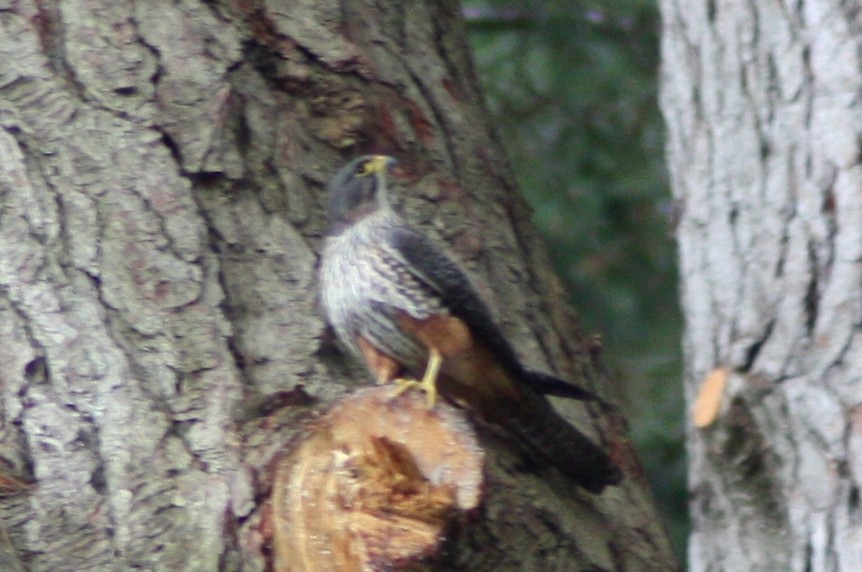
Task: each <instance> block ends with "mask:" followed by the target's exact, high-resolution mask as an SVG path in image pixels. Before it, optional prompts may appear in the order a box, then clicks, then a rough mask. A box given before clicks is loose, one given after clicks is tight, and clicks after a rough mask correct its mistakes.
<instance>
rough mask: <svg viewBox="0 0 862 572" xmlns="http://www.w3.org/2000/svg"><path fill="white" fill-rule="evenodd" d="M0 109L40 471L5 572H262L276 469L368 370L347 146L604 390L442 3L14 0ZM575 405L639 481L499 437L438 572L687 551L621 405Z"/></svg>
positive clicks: (3, 36)
mask: <svg viewBox="0 0 862 572" xmlns="http://www.w3.org/2000/svg"><path fill="white" fill-rule="evenodd" d="M0 124H2V127H3V129H2V130H0V157H2V161H0V165H2V170H0V197H2V199H0V200H2V204H0V363H2V366H3V367H2V370H0V388H2V395H0V399H2V410H0V411H1V412H2V418H0V422H2V423H0V429H2V432H0V443H2V448H0V456H2V459H3V461H4V464H5V469H6V472H8V473H9V474H10V475H16V476H19V477H22V478H23V479H25V480H28V481H32V483H33V485H32V488H31V489H30V490H28V491H25V492H24V494H18V495H14V496H11V497H8V498H5V499H3V500H2V505H0V509H2V517H3V521H2V524H3V531H2V532H3V534H2V535H0V538H3V539H5V540H3V541H2V542H0V559H2V560H0V568H2V569H3V570H29V571H43V570H44V571H49V570H50V571H53V572H59V571H64V570H68V571H80V570H96V571H101V570H129V569H142V570H165V571H179V570H200V571H210V570H243V571H258V570H264V569H266V567H267V566H268V565H269V564H268V562H269V558H270V553H269V549H268V547H267V543H268V542H269V541H268V537H267V528H268V521H269V517H268V516H267V510H268V509H267V508H266V506H267V495H268V489H267V487H268V484H269V483H270V482H271V480H272V477H271V475H270V474H269V471H270V469H271V467H272V466H273V463H274V462H275V460H276V459H277V458H278V457H279V455H280V451H282V449H283V448H284V447H286V445H287V443H288V442H289V441H290V439H291V438H292V437H293V436H294V435H295V434H296V433H297V432H298V430H299V428H300V427H301V426H302V421H301V420H302V419H305V416H306V415H307V414H308V413H309V412H314V411H317V410H318V409H321V408H323V407H325V406H327V405H328V404H331V403H332V402H334V401H335V400H336V399H338V398H339V397H342V396H344V395H346V394H347V393H348V392H350V391H352V390H353V389H355V388H356V387H357V386H360V385H364V384H366V383H368V375H367V373H366V372H365V371H364V370H363V369H362V368H361V367H360V366H359V365H357V364H356V363H355V362H354V361H353V360H351V359H350V358H348V357H346V356H344V355H342V354H341V353H340V352H339V351H338V349H337V347H336V346H335V345H334V344H333V342H332V340H331V337H330V336H328V335H327V334H326V328H325V324H324V322H323V320H322V318H321V317H320V312H319V310H318V307H317V301H316V264H317V253H318V252H319V250H320V246H321V242H322V235H323V233H324V231H325V220H324V216H323V212H322V210H323V209H322V205H323V204H324V203H325V197H324V188H325V183H326V181H327V179H328V178H329V176H330V175H331V174H332V173H333V171H334V169H335V168H337V167H338V166H339V165H340V164H341V163H343V162H344V161H345V160H346V159H347V158H349V157H352V156H354V155H356V154H358V153H360V152H368V151H375V152H387V153H390V154H393V155H396V156H397V157H398V158H399V159H400V160H401V165H402V169H403V172H404V173H406V174H407V175H406V180H402V181H400V182H399V186H398V188H399V189H400V192H399V193H398V194H399V197H398V198H399V199H400V201H401V202H402V203H403V207H404V210H405V211H406V212H407V214H408V218H411V219H412V220H413V221H414V222H415V223H416V224H418V225H420V226H424V228H426V229H429V231H430V229H436V234H437V236H438V237H439V238H441V239H443V240H444V241H446V242H448V243H449V245H450V246H451V247H452V250H453V251H454V253H455V254H456V255H457V256H459V257H460V258H461V259H462V260H464V261H465V263H466V265H467V267H468V268H469V270H470V271H471V272H472V273H473V274H474V275H475V278H476V280H477V282H478V283H479V284H481V285H484V288H483V291H484V294H485V295H487V296H488V298H489V300H490V301H492V304H493V305H494V306H495V307H497V308H506V312H505V314H504V315H503V316H502V325H503V326H504V328H505V330H506V331H507V333H508V334H509V335H510V337H511V339H512V340H514V341H516V342H517V347H518V349H519V350H520V351H521V352H522V356H523V357H524V359H525V360H526V361H527V362H528V363H529V364H530V365H532V366H535V367H539V368H543V369H546V370H558V371H561V372H562V373H563V374H564V375H568V376H569V377H573V376H575V375H576V374H577V375H581V376H586V377H588V378H589V379H590V380H591V383H593V385H594V386H595V385H601V384H602V383H605V382H606V381H607V380H606V378H605V377H604V376H603V375H602V374H601V373H599V371H598V370H596V369H595V368H593V367H592V365H591V363H590V359H589V358H587V357H585V356H587V355H589V352H587V351H586V346H585V344H584V342H583V340H582V339H581V338H580V337H579V334H578V333H577V331H576V330H575V328H574V326H573V322H574V321H573V319H572V316H571V314H570V312H568V311H566V310H565V308H563V307H562V304H561V302H560V300H561V298H562V296H561V295H560V289H559V285H558V283H557V281H556V280H555V278H554V277H553V276H552V275H551V274H550V271H549V269H548V264H547V261H546V260H545V257H544V255H543V254H542V247H541V244H540V242H539V240H538V238H537V236H536V234H535V232H534V230H533V228H532V226H531V225H530V223H529V212H528V209H527V208H526V207H525V205H524V203H523V201H522V200H521V199H520V198H519V197H518V195H517V193H516V191H515V189H514V183H513V177H512V175H511V173H509V172H508V170H507V166H506V162H505V160H504V158H503V153H502V151H501V150H500V146H499V144H498V142H497V141H495V139H494V137H493V135H492V132H491V130H490V128H489V125H488V124H487V120H486V117H485V114H484V112H483V106H482V101H481V96H480V93H479V91H478V87H477V81H476V78H475V75H474V74H473V71H472V68H471V63H470V59H469V52H468V48H467V45H466V43H465V38H464V32H463V28H462V25H461V22H460V19H459V14H458V6H457V5H456V4H455V3H451V2H444V3H440V2H433V1H427V2H421V1H413V2H400V3H393V2H380V3H375V2H373V1H369V0H354V1H348V2H335V1H324V2H302V3H283V2H277V1H275V0H271V1H267V0H259V1H255V0H252V1H245V2H224V3H218V2H216V3H214V2H207V3H202V2H197V1H195V0H189V1H183V2H177V3H173V2H157V1H141V2H129V3H123V2H116V1H114V0H64V1H63V2H53V3H52V2H27V1H23V2H15V3H12V4H10V5H8V6H4V7H3V8H0ZM405 191H406V192H405ZM274 402H275V403H277V404H279V405H281V406H282V407H280V408H279V409H278V410H277V411H278V413H275V412H274V411H275V410H274V409H273V407H272V403H274ZM562 407H563V408H564V411H565V412H566V413H567V414H568V415H569V416H570V417H571V418H572V419H573V420H574V421H575V423H576V424H577V425H578V426H579V427H580V428H582V429H583V430H585V431H589V432H590V433H591V435H592V437H593V438H594V439H596V440H599V439H601V440H602V441H603V442H605V443H607V444H608V446H609V447H612V448H613V450H614V451H616V453H615V454H616V455H617V457H618V458H619V459H620V461H621V463H622V465H623V467H624V469H625V470H626V472H627V478H626V481H625V483H624V484H623V485H622V486H620V487H615V488H613V489H612V490H609V491H607V492H606V493H604V494H603V495H601V496H592V495H589V494H586V493H583V492H582V491H579V492H576V491H574V490H573V487H572V485H571V484H569V483H567V482H565V481H564V480H561V481H560V482H556V481H555V480H554V479H553V478H551V477H548V476H540V474H539V472H537V471H535V470H527V469H525V468H524V467H523V466H522V465H523V464H522V463H520V461H519V460H518V459H517V457H514V456H513V455H510V454H507V449H505V448H504V447H503V448H501V447H498V448H493V447H492V444H491V443H492V441H494V440H493V439H492V438H489V437H488V436H487V435H486V436H485V437H484V438H483V439H484V440H483V445H484V446H488V447H492V449H491V450H492V452H493V453H494V454H488V455H487V458H488V467H487V469H486V472H487V474H488V476H487V483H486V490H485V496H484V499H483V504H482V506H481V508H480V509H479V513H478V514H476V515H474V516H472V517H471V518H469V519H468V520H467V522H466V523H464V524H463V525H462V526H461V527H460V528H458V529H457V530H456V531H454V532H453V533H452V535H451V537H450V539H449V545H448V552H447V556H446V558H445V559H439V558H438V560H439V562H440V563H438V564H437V565H436V566H437V568H438V569H441V570H442V569H453V568H457V569H460V570H489V569H495V570H518V569H522V570H582V569H591V570H599V569H601V570H610V569H614V570H663V569H669V568H672V566H673V564H672V562H671V556H670V555H669V550H668V545H667V541H666V539H665V536H664V533H663V531H662V530H661V527H660V526H659V525H658V524H657V519H656V515H655V513H654V508H653V506H652V503H651V500H650V498H649V493H648V491H647V487H646V484H645V481H644V479H643V477H642V475H641V474H640V472H638V471H639V470H638V465H637V462H636V460H635V459H634V458H633V456H632V453H631V450H630V447H629V446H628V442H627V440H626V437H625V435H624V431H623V430H622V428H621V423H620V422H618V421H617V420H615V419H608V418H603V417H602V416H601V415H600V414H599V412H598V411H596V410H595V408H592V407H584V406H582V405H579V404H575V405H567V404H562ZM285 412H286V413H285ZM599 427H603V428H604V430H603V431H601V432H600V431H599V430H598V428H599ZM601 433H604V434H605V436H604V437H601V438H600V434H601Z"/></svg>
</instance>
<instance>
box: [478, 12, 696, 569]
mask: <svg viewBox="0 0 862 572" xmlns="http://www.w3.org/2000/svg"><path fill="white" fill-rule="evenodd" d="M463 12H464V16H465V19H466V22H467V29H468V32H469V35H470V41H471V43H472V46H473V50H474V56H475V59H476V62H477V65H478V70H479V74H480V76H481V79H482V82H483V84H484V87H485V92H486V94H487V98H488V106H489V108H490V110H491V114H492V119H493V121H494V122H495V124H496V127H497V129H498V132H499V134H500V136H501V138H502V140H503V143H504V145H505V147H506V151H507V153H508V155H509V159H510V161H511V162H512V164H513V166H514V168H515V171H516V173H517V176H518V180H519V183H520V185H521V189H522V190H523V192H524V194H525V195H526V198H527V200H528V201H529V202H530V204H531V205H532V207H533V209H534V219H535V222H536V224H537V225H538V226H539V228H540V230H541V231H542V232H543V233H544V235H545V238H546V240H547V243H548V248H549V249H550V253H551V255H552V257H553V260H554V263H555V265H556V268H557V271H558V272H559V274H560V276H561V277H562V278H563V279H564V280H565V282H566V285H567V287H568V291H569V292H570V294H571V301H572V303H573V305H574V307H575V308H576V309H577V312H578V314H579V316H580V319H581V325H582V327H583V330H584V332H585V333H587V334H600V335H601V337H602V345H603V347H604V359H605V361H606V363H607V364H608V365H609V366H610V367H612V368H613V369H614V371H615V372H616V374H617V377H618V378H619V380H620V387H618V388H615V392H616V393H617V394H618V395H617V396H616V397H617V398H619V399H620V401H621V402H622V404H623V407H624V408H625V413H626V414H627V417H628V418H629V420H630V422H631V429H632V437H633V439H634V441H635V444H636V446H637V447H638V450H639V453H640V455H641V459H642V460H643V462H644V464H645V466H646V470H647V472H648V475H649V478H650V481H651V483H652V486H653V491H654V493H655V495H656V499H657V501H658V503H659V509H660V511H661V513H662V514H663V515H664V516H665V522H666V524H667V526H668V528H669V531H670V533H671V536H672V539H673V541H674V543H675V548H676V551H677V553H678V555H679V556H680V561H684V560H685V559H684V558H683V554H684V548H685V538H686V534H687V531H688V518H687V492H686V486H685V458H684V450H683V404H684V402H683V396H682V382H681V356H680V347H679V346H680V342H679V340H680V333H681V332H680V329H681V319H680V315H679V308H678V302H677V275H676V253H675V250H674V243H673V237H672V233H673V220H672V218H673V203H672V200H671V197H670V191H669V185H668V182H667V175H666V172H665V170H664V164H663V163H664V161H663V153H664V148H663V145H664V143H663V126H662V122H661V117H660V115H659V111H658V104H657V75H658V67H659V46H658V41H659V40H658V38H659V17H658V6H657V5H656V3H655V2H654V1H647V0H611V1H607V0H606V1H603V2H590V1H575V2H573V1H552V2H545V1H542V2H539V1H531V0H488V1H465V2H464V4H463Z"/></svg>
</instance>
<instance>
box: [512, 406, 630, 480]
mask: <svg viewBox="0 0 862 572" xmlns="http://www.w3.org/2000/svg"><path fill="white" fill-rule="evenodd" d="M524 394H525V396H524V397H525V399H524V401H523V402H522V403H521V404H520V405H519V406H518V407H516V408H514V410H512V411H510V412H509V416H508V419H507V421H506V423H505V428H506V430H507V431H509V432H510V433H511V434H512V435H513V436H514V437H515V438H516V439H518V441H520V442H521V443H522V444H523V445H524V446H525V447H526V448H527V452H528V453H529V454H530V455H532V456H534V457H537V458H538V459H539V460H541V461H544V462H546V463H549V464H551V465H553V466H555V467H556V468H557V469H559V470H560V471H561V472H562V473H563V474H565V475H567V476H568V477H569V478H571V479H572V480H573V481H574V482H575V483H577V484H578V485H580V486H581V487H583V488H585V489H586V490H588V491H590V492H591V493H595V494H598V493H600V492H602V489H604V488H605V487H606V486H609V485H615V484H618V483H619V482H620V481H621V480H622V477H623V475H622V473H621V472H620V469H619V467H617V465H616V463H614V461H613V460H612V459H611V458H610V456H609V455H608V454H607V453H606V452H605V450H604V449H602V448H601V447H600V446H599V445H596V444H595V443H593V442H592V441H591V440H590V439H589V438H588V437H587V436H586V435H584V434H583V433H581V432H580V431H578V430H577V429H575V428H574V427H572V426H571V425H570V424H569V423H568V422H566V421H565V420H564V419H563V418H562V417H560V416H559V415H558V414H557V413H556V412H555V411H554V410H553V408H552V407H551V405H550V404H549V403H548V402H547V401H545V399H544V398H542V397H541V396H539V395H535V394H530V392H524Z"/></svg>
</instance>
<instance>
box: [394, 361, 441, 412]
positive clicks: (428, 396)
mask: <svg viewBox="0 0 862 572" xmlns="http://www.w3.org/2000/svg"><path fill="white" fill-rule="evenodd" d="M442 363H443V356H441V355H440V352H438V351H437V350H434V349H432V350H431V353H430V355H429V357H428V367H426V368H425V375H423V376H422V379H421V380H418V379H408V378H403V377H399V378H398V379H394V380H393V383H395V385H397V386H398V387H397V388H396V389H395V392H394V393H393V394H392V399H395V398H396V397H398V396H399V395H401V394H402V393H404V392H405V391H407V390H408V389H410V388H413V387H415V388H417V389H419V390H421V391H424V392H425V402H426V404H427V405H428V409H434V405H435V404H436V403H437V374H438V373H439V372H440V364H442Z"/></svg>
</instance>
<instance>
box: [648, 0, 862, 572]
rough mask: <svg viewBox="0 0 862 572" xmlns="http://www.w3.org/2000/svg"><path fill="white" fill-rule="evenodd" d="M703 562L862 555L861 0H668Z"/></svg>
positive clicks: (667, 58) (854, 564) (841, 563)
mask: <svg viewBox="0 0 862 572" xmlns="http://www.w3.org/2000/svg"><path fill="white" fill-rule="evenodd" d="M662 12H663V18H664V40H663V60H664V73H663V89H662V108H663V112H664V115H665V117H666V120H667V124H668V132H669V137H668V157H669V164H670V171H671V175H672V179H673V188H674V194H675V196H676V198H677V199H678V201H679V204H680V207H681V217H680V221H679V228H678V236H679V248H680V261H681V276H682V292H683V299H682V303H683V309H684V313H685V316H686V318H685V320H686V333H685V360H686V391H687V395H688V396H689V403H691V398H693V396H694V395H695V393H696V391H697V390H698V387H699V385H700V383H701V381H702V380H703V379H705V377H706V376H707V374H708V373H709V372H710V371H711V370H712V369H713V368H716V367H725V368H727V369H728V370H729V371H730V376H729V383H728V388H727V392H726V394H725V396H724V406H723V408H722V410H721V412H720V414H719V417H718V419H717V420H716V422H715V423H714V424H713V425H711V426H709V427H706V428H704V429H694V428H690V430H689V432H688V451H689V455H690V475H691V477H690V486H691V490H692V493H693V500H692V504H691V510H692V515H693V520H694V532H693V535H692V538H691V544H690V549H689V562H690V566H691V569H692V570H693V571H700V570H710V571H713V572H714V571H718V570H728V571H730V570H733V571H740V570H746V571H748V570H780V571H803V570H804V571H812V572H815V571H817V572H819V571H831V570H843V571H850V570H854V571H855V570H859V569H860V566H862V508H860V502H859V487H860V485H862V335H860V324H862V265H860V260H862V193H860V189H862V166H860V141H862V106H860V102H859V94H860V93H862V73H860V72H862V62H860V53H862V51H860V48H862V33H860V31H862V28H860V24H862V20H860V15H862V13H860V6H859V4H858V3H856V2H839V1H838V0H811V1H806V2H804V3H803V2H734V1H715V2H679V1H674V0H664V1H663V2H662Z"/></svg>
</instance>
